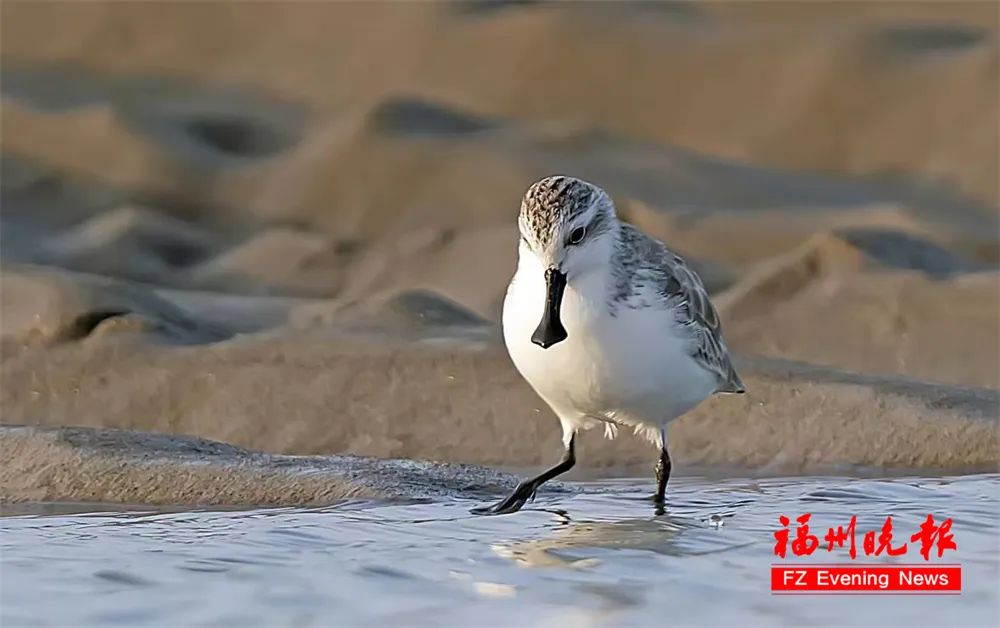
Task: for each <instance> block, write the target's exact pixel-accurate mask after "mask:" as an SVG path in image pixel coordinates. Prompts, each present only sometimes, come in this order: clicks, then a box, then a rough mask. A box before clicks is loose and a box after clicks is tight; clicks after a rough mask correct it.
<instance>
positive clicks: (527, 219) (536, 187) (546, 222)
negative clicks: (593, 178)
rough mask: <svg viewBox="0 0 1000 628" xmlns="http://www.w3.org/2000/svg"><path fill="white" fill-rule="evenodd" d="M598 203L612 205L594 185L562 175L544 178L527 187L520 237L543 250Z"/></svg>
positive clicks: (522, 202)
mask: <svg viewBox="0 0 1000 628" xmlns="http://www.w3.org/2000/svg"><path fill="white" fill-rule="evenodd" d="M597 204H600V205H607V206H608V207H610V206H611V201H610V199H609V198H608V195H607V193H605V192H604V190H602V189H601V188H599V187H597V186H596V185H594V184H592V183H588V182H586V181H583V180H581V179H576V178H574V177H567V176H562V175H556V176H551V177H545V178H544V179H542V180H540V181H538V182H536V183H534V184H533V185H532V186H531V187H529V188H528V191H527V192H526V193H525V194H524V200H522V201H521V213H520V215H519V216H518V226H519V227H520V229H521V235H522V236H524V238H525V239H526V240H528V241H529V243H530V244H532V245H533V246H535V247H539V248H544V247H546V246H547V245H548V244H549V243H550V242H552V240H553V238H554V237H555V236H556V234H557V233H560V232H561V231H562V230H563V229H564V228H565V227H566V226H567V225H570V224H573V223H574V222H575V221H576V220H577V219H578V218H580V217H581V216H582V215H584V214H586V213H587V211H588V210H589V209H590V208H592V207H593V206H594V205H597Z"/></svg>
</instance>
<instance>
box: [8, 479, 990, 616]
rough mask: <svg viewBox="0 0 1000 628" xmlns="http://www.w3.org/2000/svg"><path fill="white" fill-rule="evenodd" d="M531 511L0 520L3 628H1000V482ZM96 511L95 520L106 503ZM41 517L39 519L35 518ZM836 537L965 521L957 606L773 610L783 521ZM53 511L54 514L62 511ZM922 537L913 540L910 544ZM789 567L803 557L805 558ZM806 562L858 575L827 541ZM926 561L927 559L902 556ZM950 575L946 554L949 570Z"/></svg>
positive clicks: (857, 601)
mask: <svg viewBox="0 0 1000 628" xmlns="http://www.w3.org/2000/svg"><path fill="white" fill-rule="evenodd" d="M584 486H585V487H586V488H587V489H588V490H587V491H586V492H584V493H582V494H578V495H563V494H550V495H541V496H539V499H538V500H537V501H536V502H535V503H534V504H533V505H531V506H530V507H529V509H526V510H524V511H522V512H520V513H518V514H515V515H508V516H500V517H476V516H472V515H470V514H469V513H468V509H469V508H470V507H472V506H474V505H478V503H472V502H467V501H448V502H434V503H409V504H399V503H395V504H386V503H376V502H364V501H348V502H344V503H341V504H337V505H335V506H330V507H325V508H317V509H302V508H281V509H261V510H250V511H218V510H215V511H205V510H201V511H175V512H163V511H158V512H153V511H150V510H148V509H147V510H122V511H118V512H89V513H88V512H83V510H85V509H86V508H88V507H87V506H82V507H81V506H77V507H74V508H71V509H64V508H54V507H48V508H41V509H40V508H39V507H36V506H32V507H30V508H28V509H25V508H24V507H20V508H17V509H10V510H8V514H9V516H7V517H3V518H0V533H2V537H0V540H2V552H0V577H2V580H0V602H2V603H0V625H2V626H3V627H4V628H13V627H15V626H74V627H77V626H79V627H82V626H171V627H175V626H189V625H190V626H269V627H270V626H348V625H359V626H372V625H378V626H439V625H448V626H510V625H516V626H519V627H526V626H592V625H594V626H596V625H600V626H619V625H620V626H638V625H649V626H663V625H680V626H687V625H690V626H729V625H741V626H745V625H778V626H798V625H802V624H805V623H812V624H820V625H837V626H844V625H868V624H874V625H899V626H903V625H905V626H931V625H933V626H942V625H963V626H996V625H997V624H998V621H1000V615H998V604H1000V595H998V583H1000V568H998V565H1000V554H998V538H1000V536H998V533H1000V497H998V493H1000V490H998V489H1000V474H990V475H976V476H962V477H953V478H933V479H931V478H914V477H905V478H892V479H887V480H874V479H851V478H826V477H811V478H770V479H728V480H717V479H706V478H699V477H679V478H676V479H675V480H672V481H671V487H670V488H671V496H672V498H671V499H672V501H671V503H670V505H669V507H668V509H667V513H666V515H664V516H661V517H655V516H653V513H652V508H651V505H650V504H649V503H648V502H646V501H645V500H644V499H643V496H644V495H646V494H648V493H649V492H651V490H652V486H651V485H649V484H648V483H647V482H646V481H642V482H639V481H635V480H631V481H630V480H610V481H603V482H587V483H585V484H584ZM89 508H91V509H93V508H94V507H93V506H90V507H89ZM29 510H30V511H31V514H25V513H26V512H28V511H29ZM804 512H810V513H812V523H813V524H814V529H813V531H814V532H816V533H817V534H818V535H819V536H820V538H821V539H822V536H823V534H825V531H826V528H827V527H829V526H831V525H834V526H835V525H846V524H847V523H848V520H849V519H850V517H851V515H854V514H856V515H858V530H859V537H858V547H859V551H860V548H861V538H860V533H861V532H862V531H867V530H869V529H877V528H880V527H881V525H882V523H883V522H884V521H885V517H886V516H887V515H892V517H893V522H894V524H895V528H896V530H897V536H896V540H897V543H898V542H899V541H904V540H905V541H908V540H909V539H908V536H909V534H911V533H913V532H915V531H916V530H917V527H918V526H919V524H920V523H921V522H923V520H924V519H925V517H926V516H927V514H928V513H930V514H933V515H934V516H935V519H938V520H940V519H943V518H945V517H951V518H952V519H953V521H954V527H953V529H952V531H953V533H954V535H955V541H956V542H957V544H958V550H957V551H955V552H948V553H947V554H945V556H944V558H943V559H942V560H941V561H940V562H949V563H956V562H957V563H960V564H961V565H962V567H963V592H962V594H961V595H959V596H906V597H900V596H872V595H869V596H808V597H801V596H795V597H789V596H773V595H771V594H770V592H769V583H770V580H769V565H770V564H771V563H772V562H776V561H778V559H777V558H776V557H775V556H774V555H773V545H774V538H773V536H772V534H773V532H774V531H775V530H776V529H777V528H778V523H777V519H778V516H779V515H782V514H784V515H786V516H788V517H790V518H794V517H796V516H798V515H799V514H802V513H804ZM53 513H55V514H53ZM904 537H905V538H904ZM789 556H790V557H791V555H789ZM803 560H808V561H814V562H817V563H820V562H841V561H847V560H848V557H847V555H846V551H840V550H834V553H832V554H828V553H826V551H825V545H821V550H820V551H819V552H817V553H816V554H814V555H813V556H812V557H810V558H808V559H803ZM860 560H868V561H873V560H874V561H879V562H891V561H897V562H922V561H923V559H922V558H921V557H920V556H919V554H918V553H917V548H916V547H912V546H911V547H910V549H909V551H908V553H907V554H906V555H905V556H902V557H900V558H899V559H885V558H864V557H863V554H862V557H859V561H860ZM934 560H937V558H936V555H935V554H932V561H934Z"/></svg>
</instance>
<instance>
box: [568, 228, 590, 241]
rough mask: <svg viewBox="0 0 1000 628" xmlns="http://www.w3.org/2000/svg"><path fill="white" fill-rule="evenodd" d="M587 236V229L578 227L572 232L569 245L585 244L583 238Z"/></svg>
mask: <svg viewBox="0 0 1000 628" xmlns="http://www.w3.org/2000/svg"><path fill="white" fill-rule="evenodd" d="M586 235H587V228H586V227H577V228H576V229H574V230H573V231H571V232H570V234H569V243H570V244H580V243H581V242H583V238H584V237H586Z"/></svg>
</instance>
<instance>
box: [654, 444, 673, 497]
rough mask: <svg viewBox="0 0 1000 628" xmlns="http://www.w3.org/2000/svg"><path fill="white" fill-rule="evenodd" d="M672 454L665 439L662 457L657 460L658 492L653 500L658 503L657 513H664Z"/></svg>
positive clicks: (661, 452)
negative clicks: (668, 450)
mask: <svg viewBox="0 0 1000 628" xmlns="http://www.w3.org/2000/svg"><path fill="white" fill-rule="evenodd" d="M670 466H671V465H670V454H669V453H668V452H667V442H666V440H664V441H663V447H662V448H661V449H660V459H659V460H657V461H656V494H655V495H653V502H654V503H655V504H656V514H658V515H662V514H663V505H664V502H665V501H666V495H667V481H668V480H670Z"/></svg>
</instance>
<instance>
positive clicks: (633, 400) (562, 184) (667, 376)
mask: <svg viewBox="0 0 1000 628" xmlns="http://www.w3.org/2000/svg"><path fill="white" fill-rule="evenodd" d="M518 231H519V232H520V240H519V242H518V261H517V269H516V271H515V273H514V276H513V278H512V279H511V281H510V284H509V286H508V288H507V293H506V296H505V298H504V302H503V315H502V326H503V339H504V343H505V345H506V347H507V351H508V353H509V355H510V358H511V360H512V361H513V363H514V366H515V367H516V368H517V370H518V372H519V373H520V374H521V376H522V377H523V378H524V379H525V380H526V381H527V382H528V384H529V385H530V386H531V387H532V388H533V389H534V391H535V392H536V393H537V395H538V396H539V397H541V399H542V400H544V401H545V402H546V404H547V405H548V406H549V407H550V408H551V409H552V411H553V412H554V413H555V415H556V416H557V417H558V419H559V422H560V424H561V426H562V435H563V437H562V444H563V447H564V451H563V455H562V458H561V459H560V461H559V462H558V463H557V464H556V465H555V466H553V467H552V468H550V469H547V470H546V471H544V472H543V473H541V474H539V475H538V476H536V477H532V478H529V479H526V480H523V481H521V482H520V483H519V484H518V485H517V487H516V488H515V489H514V491H513V492H512V493H510V495H508V496H507V497H506V498H505V499H503V500H502V501H500V502H498V503H496V504H494V505H491V506H484V507H477V508H474V509H473V510H472V512H474V513H475V514H483V515H498V514H509V513H514V512H517V511H518V510H520V509H521V508H522V507H523V506H524V505H525V503H527V502H528V501H529V500H534V498H535V493H536V491H537V490H538V487H540V486H541V485H542V484H543V483H545V482H547V481H549V480H551V479H552V478H554V477H556V476H558V475H561V474H563V473H565V472H566V471H569V470H570V469H571V468H573V466H574V465H575V464H576V439H577V434H578V432H580V431H581V430H588V429H591V428H594V427H599V426H603V428H604V434H605V436H606V437H608V438H614V437H615V436H616V435H617V433H618V429H619V428H620V427H624V428H631V429H632V430H633V431H634V433H635V434H636V435H638V436H641V437H643V438H645V439H646V440H648V441H649V442H650V443H651V444H652V445H654V446H655V447H656V448H657V450H658V456H657V459H656V464H655V467H654V470H655V479H656V489H655V493H654V494H653V495H652V496H651V497H652V500H653V502H654V504H655V506H656V513H657V514H663V512H664V504H665V499H666V486H667V481H668V480H669V479H670V472H671V466H672V465H671V461H670V454H669V452H668V449H667V430H666V427H667V424H668V423H670V422H671V421H673V420H674V419H676V418H677V417H679V416H681V415H683V414H684V413H685V412H687V411H689V410H691V409H692V408H694V407H695V406H697V405H698V404H700V403H701V402H702V401H704V400H705V399H707V398H708V397H710V396H711V395H713V394H715V393H735V394H739V393H744V392H745V391H746V388H745V387H744V385H743V381H742V380H741V378H740V376H739V374H738V373H737V372H736V369H735V368H734V366H733V363H732V360H731V358H730V355H729V351H728V349H727V347H726V344H725V342H724V341H723V338H722V324H721V321H720V320H719V314H718V312H717V311H716V309H715V307H714V306H713V305H712V303H711V302H710V301H709V298H708V292H707V290H706V289H705V285H704V283H702V281H701V278H700V277H698V275H697V274H696V273H695V272H694V270H692V269H691V267H690V266H689V265H688V264H687V263H686V262H685V261H684V260H683V259H682V258H681V257H680V256H679V255H677V254H676V253H674V252H672V251H671V250H669V249H668V248H667V247H666V245H664V244H663V243H662V242H660V241H658V240H656V239H654V238H653V237H651V236H649V235H647V234H645V233H643V232H642V231H641V230H639V229H638V228H636V227H635V226H633V225H631V224H629V223H627V222H624V221H622V220H620V219H619V218H618V215H617V212H616V210H615V205H614V203H613V201H612V200H611V198H610V196H609V195H608V194H607V192H605V191H604V190H603V189H602V188H600V187H598V186H597V185H595V184H593V183H589V182H587V181H584V180H582V179H578V178H575V177H570V176H564V175H555V176H548V177H545V178H543V179H541V180H539V181H537V182H535V183H534V184H532V185H531V186H530V187H529V188H528V190H527V192H526V193H525V195H524V198H523V200H522V202H521V208H520V212H519V214H518Z"/></svg>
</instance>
